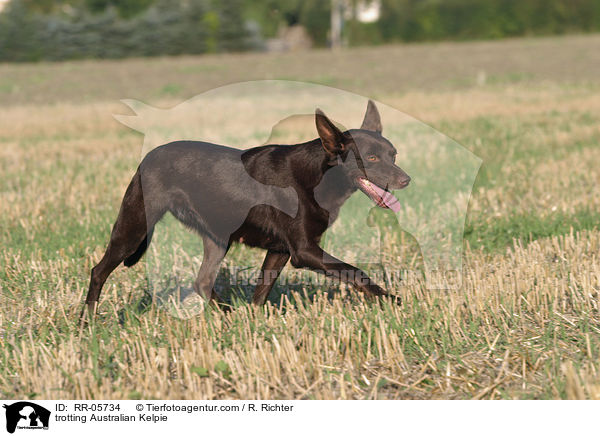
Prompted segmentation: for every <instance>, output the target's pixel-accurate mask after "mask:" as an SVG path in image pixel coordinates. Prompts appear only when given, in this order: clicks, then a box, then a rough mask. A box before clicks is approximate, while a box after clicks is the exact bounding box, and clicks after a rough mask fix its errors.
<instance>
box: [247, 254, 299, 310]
mask: <svg viewBox="0 0 600 436" xmlns="http://www.w3.org/2000/svg"><path fill="white" fill-rule="evenodd" d="M289 259H290V254H289V253H278V252H276V251H271V250H269V251H268V252H267V256H266V257H265V261H264V262H263V265H262V268H261V270H260V275H259V277H258V283H257V284H256V288H255V289H254V297H253V298H252V302H253V303H254V304H257V305H262V304H265V302H266V301H267V297H268V296H269V292H271V289H272V288H273V285H274V284H275V281H276V280H277V277H279V274H280V273H281V270H282V269H283V267H284V266H285V264H286V263H287V261H288V260H289Z"/></svg>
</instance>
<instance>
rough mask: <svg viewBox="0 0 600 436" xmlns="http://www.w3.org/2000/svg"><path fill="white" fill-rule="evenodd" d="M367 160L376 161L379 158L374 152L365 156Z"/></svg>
mask: <svg viewBox="0 0 600 436" xmlns="http://www.w3.org/2000/svg"><path fill="white" fill-rule="evenodd" d="M367 160H368V161H369V162H377V161H378V160H379V158H378V157H377V156H375V155H374V154H371V155H369V156H367Z"/></svg>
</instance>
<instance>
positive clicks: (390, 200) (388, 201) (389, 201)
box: [371, 183, 402, 213]
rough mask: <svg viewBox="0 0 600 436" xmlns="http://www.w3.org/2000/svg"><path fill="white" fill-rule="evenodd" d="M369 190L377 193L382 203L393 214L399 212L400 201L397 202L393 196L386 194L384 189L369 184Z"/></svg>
mask: <svg viewBox="0 0 600 436" xmlns="http://www.w3.org/2000/svg"><path fill="white" fill-rule="evenodd" d="M371 188H373V190H374V191H375V192H377V195H379V196H380V197H381V198H382V199H383V202H384V203H385V205H386V206H387V207H389V208H390V209H392V210H393V211H394V212H395V213H398V212H400V209H402V206H401V205H400V201H398V199H397V198H396V197H394V195H393V194H392V193H391V192H388V191H386V190H385V189H381V188H380V187H379V186H377V185H376V184H375V183H371Z"/></svg>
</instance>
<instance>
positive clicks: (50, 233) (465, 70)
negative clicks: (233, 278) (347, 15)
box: [0, 36, 600, 399]
mask: <svg viewBox="0 0 600 436" xmlns="http://www.w3.org/2000/svg"><path fill="white" fill-rule="evenodd" d="M598 41H600V40H599V39H598V37H596V36H592V37H586V38H584V37H573V38H566V39H542V40H531V41H529V40H525V41H520V40H514V41H506V42H498V43H474V44H463V45H461V44H441V45H417V46H408V47H387V48H378V49H376V50H374V51H369V50H366V49H360V50H356V51H353V52H349V53H346V54H344V52H342V53H341V54H339V55H336V56H340V57H341V58H342V59H343V62H342V61H340V62H342V63H343V64H344V65H350V64H351V63H352V61H353V60H355V59H356V56H359V55H360V56H362V57H364V58H368V59H370V60H373V61H375V60H377V59H383V58H385V57H386V56H387V57H390V56H392V55H393V56H400V55H403V56H405V57H406V58H407V59H410V60H411V62H413V64H412V66H411V64H410V62H409V63H407V64H406V65H405V64H402V74H401V75H400V76H398V77H406V78H412V79H411V80H413V81H412V82H410V81H408V82H407V83H408V84H407V85H406V86H407V87H408V88H406V89H410V91H409V92H405V93H394V92H389V91H390V89H391V88H393V85H394V84H395V83H396V82H395V81H396V80H397V78H398V77H397V76H396V74H395V72H394V71H396V70H395V69H394V67H397V66H398V64H397V63H394V62H389V63H386V64H385V65H384V66H382V67H381V69H379V70H376V71H375V72H376V74H377V75H378V76H377V77H379V79H377V81H378V83H381V84H383V85H382V86H387V87H388V88H386V89H385V90H383V91H385V92H386V93H385V94H380V95H381V96H382V97H381V98H382V100H383V101H384V102H386V103H390V104H392V105H394V106H396V107H398V108H399V109H402V110H404V111H405V112H407V113H409V114H411V115H414V116H416V117H417V118H420V119H423V120H425V121H427V122H429V123H430V124H432V125H433V126H435V127H436V128H438V129H439V130H440V131H442V132H444V133H446V134H449V135H450V136H452V137H454V138H456V139H457V140H458V142H460V143H462V144H464V145H465V146H466V147H467V148H469V149H471V150H472V151H474V152H475V153H476V154H477V155H479V156H480V157H482V158H483V159H484V167H483V168H482V171H481V174H480V176H479V178H478V180H477V183H476V187H475V190H474V193H473V196H472V198H471V201H470V209H469V210H470V212H469V217H468V220H469V223H470V224H469V226H470V227H469V228H470V229H471V230H470V233H468V234H467V239H466V242H465V251H464V256H463V259H464V263H463V266H464V269H463V286H462V288H461V289H460V290H453V291H431V290H427V289H426V288H425V287H424V286H423V283H422V282H420V281H418V280H417V281H409V282H403V281H397V280H396V281H392V282H391V283H389V284H388V286H389V287H390V288H391V289H392V290H393V291H395V292H397V293H399V294H401V295H402V297H403V305H402V306H401V307H398V306H395V305H391V304H388V303H387V302H385V303H383V304H382V305H381V306H379V305H372V304H367V303H365V302H363V301H362V300H360V298H358V297H356V296H354V294H353V293H352V292H349V291H348V290H346V289H345V288H343V287H342V288H340V289H337V288H338V286H336V285H334V284H332V283H326V284H325V285H305V286H297V287H295V288H294V289H295V290H298V291H299V292H291V293H290V292H289V289H287V288H285V287H283V286H278V287H277V291H278V292H279V294H280V295H281V299H279V298H276V299H274V302H276V304H269V305H268V306H267V307H266V308H255V307H252V306H249V305H247V304H246V303H245V302H238V303H237V304H238V308H237V309H236V310H235V311H233V312H232V313H230V314H226V315H224V314H222V313H220V312H215V311H206V312H204V313H203V314H201V315H198V316H195V317H192V318H189V319H180V318H177V317H173V316H171V315H169V313H168V312H167V311H165V310H162V309H160V308H159V307H158V306H157V305H154V304H149V305H148V304H147V303H148V301H147V297H146V295H145V292H144V290H145V289H146V288H147V283H146V272H145V271H144V268H143V267H142V266H139V267H136V268H133V269H130V270H126V269H123V268H121V269H118V270H117V271H116V272H115V273H114V275H113V276H111V278H110V279H109V282H108V283H107V285H106V287H105V289H104V292H103V296H102V302H101V305H100V316H99V318H98V320H97V322H96V323H95V324H94V325H92V326H89V327H87V328H86V330H84V331H83V332H82V333H81V334H80V333H79V331H78V326H77V323H76V318H77V314H78V311H79V309H80V306H81V302H82V299H83V296H84V293H85V292H86V287H87V278H88V274H89V270H90V268H91V266H92V265H93V264H94V262H97V261H98V259H99V257H100V256H101V255H102V252H103V249H104V247H105V244H106V241H107V238H108V234H109V231H110V226H111V224H112V222H113V220H114V218H115V215H116V211H117V208H118V206H119V201H120V199H121V196H122V194H123V192H124V189H125V186H126V185H127V183H128V181H129V178H130V177H131V174H132V173H133V171H134V169H135V167H136V165H137V163H138V161H139V153H140V147H141V143H142V137H141V136H140V135H138V134H136V133H133V132H132V131H130V130H127V129H126V128H124V127H123V126H121V125H119V124H118V123H117V122H116V121H115V120H114V119H112V116H111V114H112V113H118V112H121V113H123V112H125V110H124V109H123V106H122V105H120V104H119V103H117V102H115V101H114V99H116V98H122V97H126V96H131V97H137V98H140V99H144V98H150V99H152V100H153V102H154V103H156V104H158V105H160V106H163V107H167V106H170V105H172V104H174V103H176V102H177V101H176V98H178V97H180V96H182V95H185V94H186V93H188V92H192V91H191V90H193V93H197V92H199V91H200V89H197V87H195V85H194V84H193V83H192V81H191V80H192V79H185V80H182V81H181V84H180V90H181V91H180V92H179V91H178V92H176V93H174V95H165V94H164V93H162V94H161V93H160V92H159V93H156V89H163V88H164V87H166V86H167V85H170V84H171V83H179V80H180V78H182V77H188V76H186V74H187V75H190V74H192V73H190V72H193V74H192V75H191V76H190V77H193V80H194V83H197V82H198V81H200V80H204V79H206V84H210V85H213V84H216V83H218V84H223V83H225V82H226V81H228V80H229V79H231V80H237V79H238V78H239V77H245V78H250V77H259V76H260V74H261V73H260V71H263V72H264V70H263V69H266V68H267V66H272V67H273V68H276V71H278V72H279V73H277V75H280V76H281V75H288V76H290V77H298V78H305V79H310V78H311V77H312V78H313V79H314V77H315V76H314V75H312V76H311V75H310V74H309V73H308V72H307V69H306V64H310V62H313V61H315V60H319V59H321V58H323V57H324V56H326V54H325V53H324V52H317V53H309V54H306V55H304V56H299V57H298V59H292V58H291V57H285V56H284V57H283V58H275V57H263V56H262V55H244V56H240V57H235V56H226V57H207V58H183V59H178V60H177V61H169V60H134V61H126V62H123V63H118V62H101V63H96V62H84V63H68V64H57V65H41V66H32V65H20V66H12V65H2V66H0V74H2V78H1V79H0V92H1V90H2V89H5V88H3V87H2V84H3V83H6V82H10V84H11V85H10V86H13V85H15V86H18V89H19V91H17V92H16V93H15V94H13V93H12V91H10V92H5V93H4V95H2V96H1V97H0V99H2V100H3V101H4V103H5V105H4V106H3V109H2V116H1V117H0V171H1V174H2V176H1V177H0V245H2V247H3V251H2V253H1V254H0V341H1V347H0V396H3V397H10V398H22V397H28V396H29V397H32V398H33V397H38V398H48V399H50V398H115V399H118V398H151V397H154V398H213V399H216V398H219V399H225V398H262V399H266V398H318V399H326V398H329V399H332V398H380V399H382V398H596V399H598V398H600V397H599V396H600V339H599V338H600V315H599V307H598V300H599V295H598V292H599V290H600V260H599V259H598V253H599V252H600V251H599V249H600V231H599V230H598V222H599V220H600V218H599V217H600V213H599V211H598V209H599V207H600V203H599V201H600V200H599V199H600V183H599V182H600V172H599V171H598V169H597V166H596V165H595V163H596V162H597V161H598V160H600V148H599V147H598V141H599V140H600V116H599V115H598V114H599V113H600V112H599V109H600V107H599V106H600V103H599V102H600V99H599V98H598V91H597V89H598V82H597V78H596V77H595V76H594V77H593V75H592V74H591V73H589V72H590V71H593V70H594V68H596V66H597V59H596V57H597V53H598V52H600V51H598V50H595V47H596V46H597V45H598ZM531 53H538V54H540V57H539V58H537V57H532V56H531ZM544 53H552V56H553V57H552V59H550V58H547V57H544V56H542V55H543V54H544ZM441 54H444V56H445V58H443V59H442V58H440V55H441ZM507 55H510V56H509V58H508V59H507V58H506V56H507ZM344 56H345V57H344ZM542 58H543V59H542ZM256 59H262V60H264V61H265V63H266V66H265V65H261V66H260V67H259V68H258V70H257V71H256V72H255V74H256V76H254V75H253V74H246V75H244V73H243V69H244V68H247V67H248V65H249V63H256ZM444 59H446V61H447V62H450V63H451V65H452V66H453V67H452V68H448V69H447V71H444V70H443V69H441V68H440V67H439V66H440V65H442V64H444ZM450 59H452V60H451V61H450ZM540 59H542V60H541V61H540ZM418 62H420V64H419V63H418ZM428 62H429V63H428ZM423 65H429V66H437V69H435V71H434V72H431V73H427V74H425V75H424V77H422V78H420V79H418V78H415V77H417V76H418V73H419V72H420V71H421V70H423V67H422V66H423ZM563 65H571V66H577V68H570V69H569V71H566V70H565V69H564V68H563ZM209 67H210V68H209ZM213 67H214V68H217V67H219V68H221V69H219V70H211V68H213ZM234 67H235V68H234ZM328 68H329V67H326V68H325V69H324V70H323V71H324V72H323V73H322V74H324V75H329V74H331V77H333V79H332V80H331V82H333V83H334V84H336V85H343V84H344V83H345V82H344V80H348V78H349V77H352V78H354V77H358V76H360V74H357V73H355V72H354V73H353V72H351V71H350V70H349V69H348V71H344V72H339V71H334V70H333V69H332V70H331V71H330V70H329V69H328ZM331 68H333V67H331ZM230 69H235V71H232V72H230V71H229V70H230ZM480 69H485V70H486V71H487V76H486V77H487V78H486V80H485V83H483V82H482V83H480V84H477V71H479V70H480ZM166 70H169V71H175V72H174V73H171V74H172V75H170V76H169V75H166V76H165V74H166ZM425 70H426V69H425ZM92 71H93V72H92ZM127 71H130V72H134V73H135V75H134V76H135V78H137V79H138V80H134V79H133V78H132V77H133V76H130V75H128V74H126V73H125V72H127ZM141 71H144V72H145V73H146V75H143V76H142V75H141V74H139V73H140V72H141ZM56 72H60V74H59V75H58V76H57V77H49V76H48V77H46V75H47V74H53V73H56ZM586 72H587V73H586ZM434 73H435V74H434ZM525 73H526V74H525ZM61 74H62V75H61ZM219 74H223V75H225V74H227V75H225V76H222V77H220V78H217V77H216V76H218V75H219ZM236 74H238V76H236ZM274 74H275V73H274ZM36 75H37V76H40V77H42V79H40V81H39V82H36V83H37V85H36V84H35V83H34V84H31V85H28V84H27V83H26V82H27V80H26V78H27V77H34V76H36ZM17 76H18V77H17ZM260 77H262V78H264V77H265V76H264V75H263V76H260ZM61 78H62V79H61ZM65 78H68V79H69V81H70V82H71V83H73V84H74V86H73V87H71V88H68V89H67V88H66V87H57V88H55V89H53V90H52V91H50V88H49V87H50V86H51V85H52V84H55V83H56V81H57V80H63V79H65ZM457 78H458V79H459V78H469V80H471V79H472V83H471V82H468V83H464V82H460V81H459V82H457ZM538 78H540V79H544V80H545V81H541V80H538ZM132 80H134V81H135V82H136V84H135V86H134V85H132V82H131V81H132ZM219 80H220V81H219ZM407 80H408V79H407ZM419 80H420V81H425V82H427V81H429V82H428V85H431V86H430V87H429V89H427V90H416V89H414V86H415V85H417V84H419ZM94 81H95V82H94ZM322 81H325V82H326V81H327V80H322ZM91 82H94V83H95V84H94V83H92V84H91V85H90V83H91ZM100 84H102V89H100V88H99V87H100ZM204 86H209V85H203V87H204ZM353 86H354V87H355V88H354V89H358V88H360V85H357V84H356V83H354V82H353V83H351V84H350V85H349V86H348V87H350V88H352V87H353ZM403 86H404V85H403ZM86 87H91V88H90V92H89V94H88V96H87V97H85V96H79V95H77V93H76V92H75V91H74V90H77V89H87V88H86ZM105 88H106V89H105ZM379 88H380V86H379V85H377V86H375V85H373V86H372V87H369V86H366V89H373V90H375V92H377V89H379ZM6 89H7V88H6ZM11 89H13V88H11ZM125 89H128V90H130V92H131V94H130V95H127V94H125V95H124V90H125ZM383 91H381V92H383ZM86 100H88V101H86ZM34 102H43V104H33V103H34ZM315 104H320V103H318V102H317V103H315ZM245 116H247V114H246V115H245ZM250 118H251V117H249V119H250ZM266 133H268V131H267V132H266ZM251 134H252V132H251ZM235 139H236V140H241V139H243V138H239V137H238V138H235ZM255 139H256V138H255ZM401 146H402V145H400V144H399V147H401ZM402 238H403V239H402V240H401V241H402V243H398V244H397V245H396V246H392V247H388V249H389V251H387V252H386V253H387V255H386V257H385V259H384V261H385V266H386V267H388V268H395V267H397V266H398V265H399V264H401V265H403V266H404V267H407V268H409V269H410V268H414V267H415V266H416V265H417V264H418V262H419V260H418V250H415V247H414V243H412V242H411V240H410V238H409V237H408V236H406V235H403V236H402ZM259 256H260V253H259V252H257V251H253V250H246V249H240V250H237V251H234V252H233V253H232V257H233V259H236V260H239V259H251V261H248V264H252V265H254V264H255V263H257V259H258V257H259ZM196 260H197V259H196ZM196 265H197V263H196ZM256 266H258V264H257V265H256ZM220 286H221V289H222V288H223V287H225V286H226V285H224V284H222V283H221V285H220ZM329 289H334V290H336V289H337V292H335V293H334V294H333V296H327V294H326V292H324V291H327V290H329ZM225 290H226V289H225ZM234 291H236V290H235V289H234ZM237 291H239V289H237ZM241 291H247V289H245V288H244V289H241Z"/></svg>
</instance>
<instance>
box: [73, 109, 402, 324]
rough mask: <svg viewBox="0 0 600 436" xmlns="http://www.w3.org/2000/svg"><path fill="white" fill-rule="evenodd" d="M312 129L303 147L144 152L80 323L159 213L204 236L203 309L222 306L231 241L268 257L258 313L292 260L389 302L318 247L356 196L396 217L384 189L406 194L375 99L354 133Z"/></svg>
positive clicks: (139, 250)
mask: <svg viewBox="0 0 600 436" xmlns="http://www.w3.org/2000/svg"><path fill="white" fill-rule="evenodd" d="M315 124H316V130H317V133H318V138H316V139H314V140H312V141H308V142H305V143H301V144H294V145H272V144H269V145H264V146H260V147H255V148H251V149H248V150H238V149H234V148H230V147H226V146H222V145H216V144H211V143H207V142H199V141H176V142H171V143H169V144H166V145H162V146H160V147H157V148H155V149H154V150H152V151H151V152H149V153H148V154H147V155H146V156H145V157H144V159H143V160H142V162H141V163H140V165H139V167H138V169H137V171H136V173H135V175H134V176H133V178H132V180H131V183H130V184H129V186H128V188H127V190H126V192H125V195H124V197H123V201H122V204H121V208H120V211H119V214H118V217H117V220H116V222H115V224H114V227H113V229H112V233H111V237H110V241H109V243H108V247H107V249H106V252H105V253H104V256H103V257H102V259H101V260H100V262H99V263H98V264H97V265H96V266H95V267H94V268H93V269H92V271H91V279H90V286H89V291H88V294H87V298H86V302H85V306H84V308H83V311H82V317H83V315H84V312H85V309H86V307H87V309H88V312H89V313H91V314H93V313H95V310H96V305H97V303H98V299H99V297H100V292H101V289H102V286H103V285H104V283H105V281H106V280H107V278H108V276H109V275H110V274H111V273H112V271H113V270H114V269H115V268H116V267H117V266H118V265H119V264H120V263H121V262H123V264H124V265H125V266H128V267H131V266H133V265H135V264H136V263H137V262H138V261H139V260H140V258H141V257H142V256H143V254H144V252H145V251H146V249H147V247H148V245H149V244H150V241H151V238H152V232H153V229H154V226H155V224H156V223H157V222H158V221H159V220H160V219H161V218H162V217H163V215H164V214H165V213H166V212H170V213H171V214H173V215H174V216H175V217H176V218H177V219H178V220H179V221H181V222H182V223H183V224H184V225H186V226H188V227H190V228H192V229H194V230H195V231H197V232H198V233H199V234H200V236H201V237H202V240H203V247H204V253H203V261H202V264H201V267H200V270H199V272H198V276H197V279H196V281H195V283H194V290H195V291H196V292H197V293H199V294H200V295H201V296H204V297H205V298H206V299H207V300H208V301H209V302H210V301H216V302H218V301H219V300H218V296H217V295H216V293H215V291H214V284H215V280H216V277H217V273H218V270H219V265H220V264H221V261H222V260H223V258H224V257H225V255H226V253H227V251H228V249H229V247H230V246H231V244H234V243H243V244H246V245H249V246H251V247H259V248H262V249H265V250H267V254H266V257H265V259H264V262H263V265H262V268H261V271H260V273H259V277H258V281H257V285H256V288H255V290H254V295H253V298H252V301H253V303H255V304H257V305H262V304H264V303H265V301H266V300H267V297H268V295H269V292H270V291H271V288H272V287H273V284H274V283H275V281H276V280H277V278H278V276H279V274H280V273H281V270H282V269H283V267H284V266H285V265H286V263H287V262H288V261H289V260H291V264H292V265H293V266H294V267H295V268H306V269H310V270H314V271H317V272H320V273H324V274H326V275H328V276H330V277H333V278H335V279H337V280H341V281H343V282H346V283H350V284H351V285H354V287H356V288H357V289H358V290H360V291H362V292H364V293H365V295H366V297H369V298H373V297H384V296H388V295H389V294H388V293H387V292H386V291H385V290H383V289H382V288H381V287H380V286H378V285H377V284H376V283H374V282H373V281H372V280H371V279H370V278H369V276H368V275H367V274H366V273H365V272H364V271H362V270H360V269H358V268H356V267H354V266H352V265H349V264H347V263H345V262H343V261H341V260H338V259H336V258H335V257H333V256H332V255H330V254H328V253H326V252H325V251H324V250H323V249H322V248H321V247H320V246H319V242H320V238H321V236H322V234H323V233H324V232H325V230H326V229H327V228H328V227H330V226H331V225H332V224H333V222H334V221H335V219H336V218H337V216H338V213H339V211H340V208H341V207H342V205H343V204H344V202H345V201H346V200H347V199H348V198H349V197H350V195H351V194H353V193H354V192H355V191H357V190H358V189H360V190H361V191H363V192H364V193H365V194H366V195H368V196H369V197H370V198H371V199H372V200H373V202H374V203H375V204H376V205H377V206H379V207H382V208H387V209H392V210H393V211H394V212H398V211H399V208H400V204H399V201H398V199H397V198H395V197H394V196H393V194H392V193H391V192H390V190H393V189H402V188H405V187H406V186H408V184H409V182H410V180H411V179H410V177H409V176H408V174H406V172H405V171H404V170H402V169H401V168H400V167H398V166H397V165H396V164H395V158H396V149H395V148H394V146H393V145H392V144H391V143H390V141H388V140H387V139H386V138H385V137H383V136H382V125H381V117H380V115H379V111H378V110H377V107H376V106H375V104H374V103H373V101H371V100H369V102H368V105H367V110H366V113H365V116H364V120H363V122H362V125H361V127H360V129H351V130H346V131H342V130H340V129H339V128H338V127H337V126H336V125H335V124H334V123H333V122H332V121H331V120H330V119H329V118H328V117H327V116H326V115H325V114H324V113H323V112H322V111H321V110H320V109H317V110H316V111H315Z"/></svg>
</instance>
